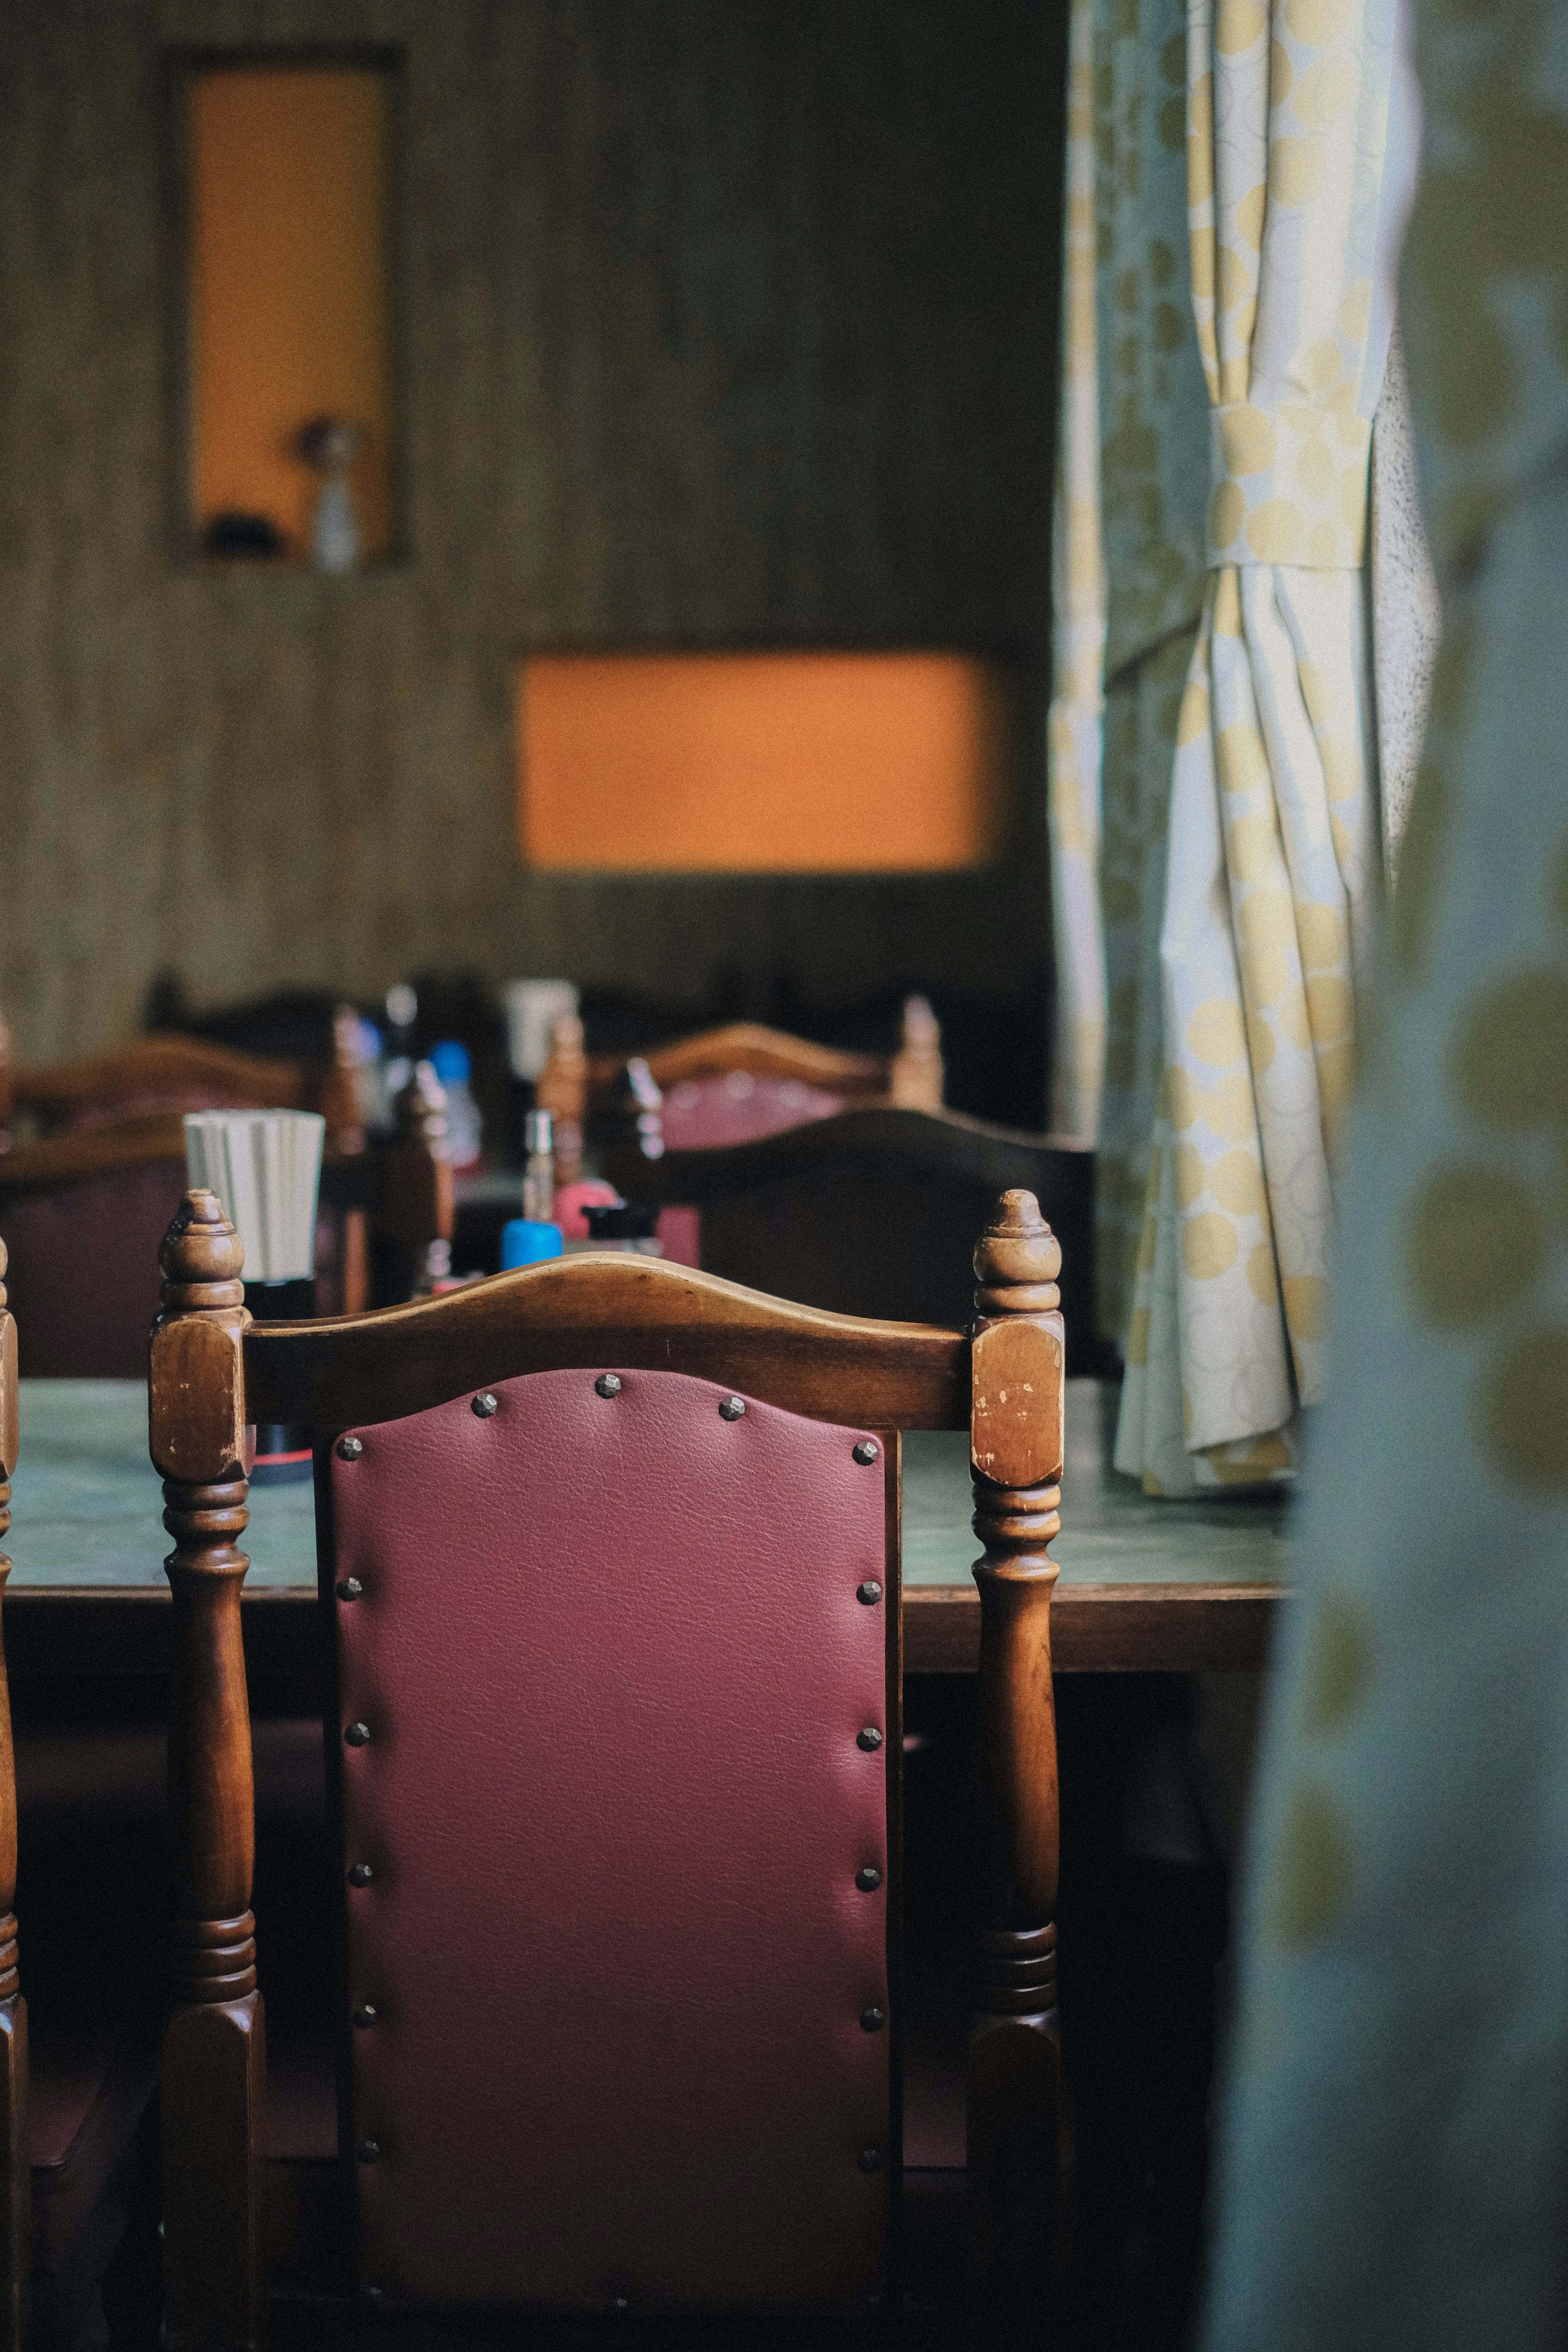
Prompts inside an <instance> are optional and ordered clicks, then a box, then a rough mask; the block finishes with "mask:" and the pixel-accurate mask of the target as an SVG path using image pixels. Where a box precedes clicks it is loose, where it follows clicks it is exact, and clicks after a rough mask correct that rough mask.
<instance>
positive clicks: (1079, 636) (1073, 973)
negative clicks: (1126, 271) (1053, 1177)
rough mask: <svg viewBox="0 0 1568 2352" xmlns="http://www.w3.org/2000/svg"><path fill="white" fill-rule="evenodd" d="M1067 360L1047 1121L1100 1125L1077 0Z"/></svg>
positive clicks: (1056, 641) (1092, 571)
mask: <svg viewBox="0 0 1568 2352" xmlns="http://www.w3.org/2000/svg"><path fill="white" fill-rule="evenodd" d="M1067 131H1068V137H1067V203H1066V225H1065V230H1064V234H1063V238H1062V366H1061V389H1060V393H1059V396H1058V432H1057V483H1056V506H1055V514H1054V517H1053V522H1052V530H1051V610H1052V630H1051V660H1052V681H1051V687H1052V691H1051V709H1050V720H1049V728H1048V733H1047V824H1048V828H1049V835H1050V849H1051V921H1052V932H1053V937H1054V941H1055V948H1056V972H1057V997H1056V1040H1055V1045H1054V1049H1053V1052H1052V1055H1051V1103H1050V1122H1051V1127H1052V1129H1054V1131H1055V1132H1056V1133H1057V1134H1058V1135H1078V1136H1083V1137H1085V1138H1087V1139H1092V1138H1093V1137H1094V1136H1096V1135H1098V1133H1099V1132H1100V1079H1101V1076H1102V1072H1103V1066H1104V1061H1105V941H1104V938H1103V935H1102V933H1101V929H1100V726H1101V720H1102V718H1103V715H1104V710H1105V692H1104V678H1105V563H1104V555H1103V550H1102V546H1101V541H1100V391H1099V386H1098V383H1097V382H1096V376H1095V366H1096V353H1097V351H1098V346H1099V338H1098V336H1097V334H1096V331H1095V318H1094V16H1093V7H1092V0H1073V10H1072V17H1071V20H1070V24H1069V27H1068V122H1067Z"/></svg>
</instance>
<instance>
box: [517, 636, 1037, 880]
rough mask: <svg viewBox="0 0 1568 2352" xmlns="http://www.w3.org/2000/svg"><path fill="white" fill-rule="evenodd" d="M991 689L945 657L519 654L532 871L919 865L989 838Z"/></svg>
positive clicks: (522, 807) (995, 706) (995, 732)
mask: <svg viewBox="0 0 1568 2352" xmlns="http://www.w3.org/2000/svg"><path fill="white" fill-rule="evenodd" d="M1007 738H1008V728H1007V725H1006V712H1005V687H1004V684H1003V681H1002V679H1001V677H999V675H998V674H997V672H996V671H995V670H994V668H993V667H991V666H990V665H988V664H986V663H984V662H980V661H973V660H967V659H964V658H963V657H961V656H957V655H950V654H712V655H694V654H676V655H650V656H644V655H634V656H622V655H611V656H593V655H580V654H573V655H561V656H549V657H542V658H539V659H535V660H531V661H528V662H526V663H524V665H523V669H522V677H521V688H520V691H519V696H518V761H519V778H520V801H519V834H520V839H521V847H522V854H523V856H524V858H525V859H526V860H527V861H528V863H529V864H530V865H531V866H579V867H582V866H587V867H599V868H601V869H603V868H613V869H616V870H618V871H620V872H623V873H624V872H632V873H674V872H683V873H710V874H711V873H722V874H735V873H807V874H850V873H867V872H872V873H875V872H882V873H890V872H891V873H922V872H931V871H935V870H940V869H942V868H944V867H952V866H978V865H984V864H985V863H987V862H988V861H989V860H991V859H993V858H994V857H995V856H997V855H998V853H999V850H1000V848H1001V845H1002V830H1003V818H1004V809H1005V791H1004V784H1003V767H1004V761H1005V746H1006V742H1007Z"/></svg>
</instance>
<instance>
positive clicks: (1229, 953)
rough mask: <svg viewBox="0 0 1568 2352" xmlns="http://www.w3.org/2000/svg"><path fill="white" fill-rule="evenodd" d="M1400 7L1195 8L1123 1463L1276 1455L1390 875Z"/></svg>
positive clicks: (1304, 1337) (1181, 1480)
mask: <svg viewBox="0 0 1568 2352" xmlns="http://www.w3.org/2000/svg"><path fill="white" fill-rule="evenodd" d="M1393 16H1394V10H1393V0H1272V5H1266V0H1190V5H1189V8H1188V14H1187V191H1186V194H1187V222H1188V230H1189V241H1190V256H1191V279H1192V293H1193V307H1194V314H1195V318H1196V325H1197V339H1198V343H1199V347H1200V350H1201V352H1202V355H1203V367H1204V373H1205V382H1206V385H1207V393H1208V425H1209V430H1210V456H1209V463H1208V467H1207V482H1208V489H1209V496H1208V507H1207V517H1206V526H1207V543H1206V550H1205V553H1206V562H1207V579H1206V586H1205V596H1204V604H1203V611H1202V615H1201V618H1200V620H1199V623H1198V628H1197V638H1196V644H1195V646H1194V652H1193V656H1192V659H1191V662H1190V664H1189V666H1188V668H1187V672H1186V679H1185V686H1184V692H1183V695H1182V699H1181V707H1180V715H1179V719H1178V722H1177V729H1176V737H1177V740H1176V748H1175V755H1174V761H1173V768H1172V773H1171V798H1170V819H1169V846H1168V851H1167V858H1166V877H1165V893H1164V901H1163V921H1162V928H1161V933H1160V949H1159V957H1160V982H1161V1013H1162V1022H1161V1028H1162V1037H1163V1055H1164V1067H1163V1074H1162V1077H1161V1081H1160V1088H1159V1096H1158V1100H1157V1104H1156V1107H1155V1115H1154V1120H1153V1145H1152V1151H1151V1153H1150V1155H1149V1160H1148V1162H1147V1189H1146V1194H1145V1209H1144V1219H1143V1229H1142V1242H1141V1245H1140V1250H1139V1257H1138V1270H1137V1286H1136V1290H1135V1294H1134V1299H1133V1311H1132V1315H1131V1322H1130V1325H1129V1330H1128V1341H1127V1360H1128V1372H1127V1381H1126V1385H1125V1387H1124V1389H1123V1392H1122V1406H1121V1423H1120V1426H1119V1429H1118V1433H1117V1447H1116V1461H1117V1466H1118V1467H1119V1468H1120V1469H1121V1470H1124V1471H1129V1472H1131V1473H1132V1474H1133V1475H1137V1476H1140V1477H1141V1478H1142V1482H1143V1484H1144V1486H1146V1487H1148V1488H1149V1489H1150V1490H1151V1491H1152V1492H1155V1493H1163V1494H1183V1493H1191V1492H1193V1491H1194V1490H1195V1489H1197V1488H1199V1487H1202V1486H1219V1485H1226V1484H1236V1483H1247V1482H1253V1481H1258V1480H1261V1479H1268V1478H1271V1477H1276V1476H1279V1475H1285V1474H1288V1473H1289V1472H1290V1471H1292V1470H1293V1468H1294V1466H1295V1464H1296V1459H1297V1452H1298V1444H1299V1430H1300V1408H1301V1407H1302V1406H1304V1405H1310V1404H1314V1403H1316V1402H1319V1400H1320V1399H1321V1397H1322V1396H1323V1394H1324V1392H1325V1378H1324V1342H1325V1337H1326V1329H1327V1307H1328V1291H1329V1279H1330V1259H1331V1240H1332V1224H1333V1205H1334V1171H1335V1160H1336V1153H1337V1149H1338V1142H1339V1129H1340V1124H1341V1120H1342V1115H1343V1112H1344V1108H1345V1105H1346V1102H1347V1100H1348V1097H1349V1094H1350V1088H1351V1078H1352V1064H1353V1056H1354V1051H1355V1006H1356V1000H1357V996H1358V993H1359V992H1360V990H1361V988H1362V986H1363V982H1364V979H1365V974H1366V969H1367V961H1368V957H1369V954H1370V951H1371V945H1372V933H1373V916H1374V910H1375V905H1376V899H1377V896H1378V893H1379V891H1380V888H1381V844H1380V837H1379V822H1378V815H1377V808H1376V754H1375V749H1374V734H1373V705H1372V693H1371V685H1370V676H1369V667H1370V666H1369V660H1368V614H1367V604H1366V593H1365V577H1364V572H1363V563H1364V558H1365V551H1366V520H1367V478H1368V457H1369V451H1370V446H1371V437H1372V418H1373V412H1374V410H1375V408H1376V406H1377V399H1378V394H1379V390H1380V387H1381V384H1382V379H1383V369H1384V359H1385V357H1386V350H1387V332H1386V326H1384V330H1383V331H1382V332H1381V333H1378V332H1374V331H1373V325H1372V317H1371V312H1372V296H1373V273H1374V267H1375V262H1376V257H1377V247H1378V230H1379V216H1380V211H1381V205H1382V197H1383V182H1384V145H1385V138H1386V131H1387V118H1388V91H1389V79H1390V64H1391V58H1392V49H1393V33H1394V25H1393Z"/></svg>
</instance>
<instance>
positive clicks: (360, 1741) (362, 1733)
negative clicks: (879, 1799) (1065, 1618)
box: [343, 1723, 865, 1748]
mask: <svg viewBox="0 0 1568 2352" xmlns="http://www.w3.org/2000/svg"><path fill="white" fill-rule="evenodd" d="M343 1738H345V1739H346V1740H347V1742H348V1744H349V1746H350V1747H351V1748H367V1747H368V1746H369V1745H370V1726H369V1724H368V1723H351V1724H348V1725H346V1726H345V1727H344V1730H343ZM861 1745H862V1746H864V1745H865V1742H864V1740H862V1742H861Z"/></svg>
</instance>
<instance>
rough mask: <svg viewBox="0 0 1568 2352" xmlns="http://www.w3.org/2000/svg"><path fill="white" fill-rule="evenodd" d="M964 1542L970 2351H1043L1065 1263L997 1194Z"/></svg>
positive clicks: (1047, 2301) (1050, 2190) (1020, 1207)
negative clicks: (975, 1874)
mask: <svg viewBox="0 0 1568 2352" xmlns="http://www.w3.org/2000/svg"><path fill="white" fill-rule="evenodd" d="M974 1271H975V1274H976V1276H977V1277H978V1281H979V1287H978V1288H977V1289H976V1291H975V1294H974V1304H975V1308H976V1318H975V1323H974V1336H973V1350H972V1379H973V1392H972V1421H971V1463H972V1468H973V1479H974V1532H975V1534H976V1535H977V1536H978V1537H979V1538H980V1539H981V1541H982V1543H983V1544H984V1547H985V1550H984V1558H983V1559H979V1560H978V1561H976V1563H975V1568H974V1580H975V1582H976V1584H977V1585H978V1586H979V1588H980V1608H981V1634H980V1679H979V1709H980V1770H981V1783H982V1788H981V1801H982V1818H981V1823H980V1838H979V1857H978V1858H979V1869H980V1884H979V1900H980V1907H981V1924H980V1939H979V1940H980V1949H979V1956H978V1967H977V1971H976V1979H977V1980H976V1996H975V2011H974V2016H973V2024H972V2030H971V2041H970V2049H969V2090H968V2109H969V2128H968V2137H969V2154H968V2165H969V2182H970V2191H969V2193H970V2200H971V2209H970V2210H971V2241H970V2252H971V2309H972V2315H973V2340H974V2342H975V2343H976V2345H977V2346H979V2345H984V2347H987V2352H992V2348H993V2347H996V2348H997V2352H1001V2347H1019V2346H1023V2345H1026V2344H1027V2345H1031V2346H1033V2345H1039V2344H1041V2343H1044V2342H1047V2341H1049V2340H1050V2336H1051V2332H1052V2307H1053V2298H1054V2292H1055V2285H1056V2280H1057V2275H1058V2270H1059V2260H1058V2238H1059V2232H1060V2221H1061V2215H1060V2193H1059V2161H1060V2158H1059V2140H1060V2103H1061V2081H1060V2076H1061V2031H1060V2021H1059V2018H1058V2010H1057V1957H1056V1945H1057V1930H1056V1920H1055V1912H1056V1899H1057V1865H1058V1804H1057V1750H1056V1710H1055V1705H1054V1702H1053V1698H1052V1692H1051V1620H1050V1604H1051V1588H1052V1586H1053V1585H1054V1584H1055V1582H1056V1578H1057V1564H1056V1562H1055V1560H1053V1559H1051V1558H1050V1556H1049V1554H1048V1552H1047V1549H1046V1547H1047V1544H1048V1543H1049V1541H1050V1538H1052V1537H1053V1536H1054V1535H1055V1534H1056V1532H1057V1530H1058V1527H1059V1526H1060V1524H1061V1523H1060V1519H1059V1517H1058V1504H1059V1503H1060V1501H1061V1487H1060V1484H1059V1481H1060V1478H1061V1470H1062V1367H1063V1360H1064V1332H1063V1325H1062V1318H1061V1314H1060V1312H1059V1307H1058V1300H1059V1296H1060V1294H1059V1292H1058V1288H1057V1276H1058V1274H1059V1272H1060V1271H1061V1249H1060V1246H1059V1245H1058V1242H1057V1240H1056V1238H1055V1236H1054V1234H1052V1232H1051V1230H1050V1227H1049V1226H1048V1225H1047V1223H1046V1222H1045V1220H1044V1219H1043V1217H1042V1216H1041V1215H1040V1212H1039V1206H1038V1203H1037V1201H1036V1199H1035V1196H1034V1194H1033V1193H1032V1192H1005V1193H1004V1194H1003V1195H1002V1198H1001V1201H1000V1202H998V1204H997V1211H996V1214H995V1216H994V1218H993V1220H992V1222H991V1223H990V1225H989V1226H988V1227H987V1229H986V1231H985V1232H984V1234H983V1235H982V1236H981V1240H980V1244H979V1246H978V1247H977V1248H976V1250H975V1253H974Z"/></svg>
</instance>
